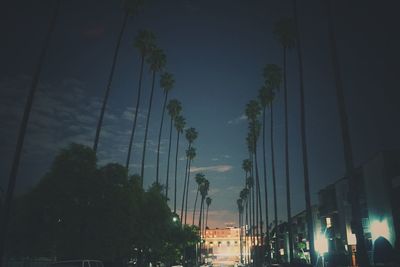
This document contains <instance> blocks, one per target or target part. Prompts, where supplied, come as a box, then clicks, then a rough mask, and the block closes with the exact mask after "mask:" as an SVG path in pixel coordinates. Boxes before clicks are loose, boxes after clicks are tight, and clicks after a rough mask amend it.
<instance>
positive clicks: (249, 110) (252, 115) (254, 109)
mask: <svg viewBox="0 0 400 267" xmlns="http://www.w3.org/2000/svg"><path fill="white" fill-rule="evenodd" d="M260 113H261V107H260V104H259V103H258V101H256V100H251V101H250V102H249V103H247V105H246V111H245V114H246V117H247V119H248V120H249V121H255V120H256V119H257V117H258V116H259V115H260Z"/></svg>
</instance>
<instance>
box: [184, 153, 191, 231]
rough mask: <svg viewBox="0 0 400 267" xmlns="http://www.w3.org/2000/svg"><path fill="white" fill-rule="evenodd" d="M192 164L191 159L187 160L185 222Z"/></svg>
mask: <svg viewBox="0 0 400 267" xmlns="http://www.w3.org/2000/svg"><path fill="white" fill-rule="evenodd" d="M191 165H192V161H191V160H190V161H189V169H188V172H187V184H186V199H185V224H186V219H187V207H188V197H189V182H190V167H191Z"/></svg>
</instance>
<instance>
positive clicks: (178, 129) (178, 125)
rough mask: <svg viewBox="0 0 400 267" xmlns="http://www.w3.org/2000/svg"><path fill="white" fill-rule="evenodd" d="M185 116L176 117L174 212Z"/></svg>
mask: <svg viewBox="0 0 400 267" xmlns="http://www.w3.org/2000/svg"><path fill="white" fill-rule="evenodd" d="M185 124H186V122H185V118H183V117H182V116H180V115H179V116H177V117H176V118H175V129H176V133H177V135H176V151H175V179H174V213H176V188H177V180H178V154H179V137H180V135H181V134H182V133H183V129H184V128H185Z"/></svg>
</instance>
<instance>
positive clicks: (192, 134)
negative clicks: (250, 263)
mask: <svg viewBox="0 0 400 267" xmlns="http://www.w3.org/2000/svg"><path fill="white" fill-rule="evenodd" d="M185 136H186V140H187V141H188V148H187V151H190V148H191V147H192V144H193V142H194V140H196V139H197V136H198V133H197V131H196V129H195V128H193V127H191V128H189V129H186V135H185ZM189 161H190V158H189V157H188V156H187V157H186V168H185V179H184V183H183V194H182V214H183V209H184V205H185V198H187V190H188V189H189V180H188V179H189V178H188V176H189V173H188V171H189V172H190V167H189V165H190V164H189V163H190V162H189ZM182 217H183V216H182ZM181 220H182V218H181Z"/></svg>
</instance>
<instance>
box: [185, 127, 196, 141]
mask: <svg viewBox="0 0 400 267" xmlns="http://www.w3.org/2000/svg"><path fill="white" fill-rule="evenodd" d="M197 136H198V133H197V131H196V129H195V128H193V127H191V128H189V129H187V130H186V139H187V140H188V142H189V144H191V143H193V141H194V140H196V138H197Z"/></svg>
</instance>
